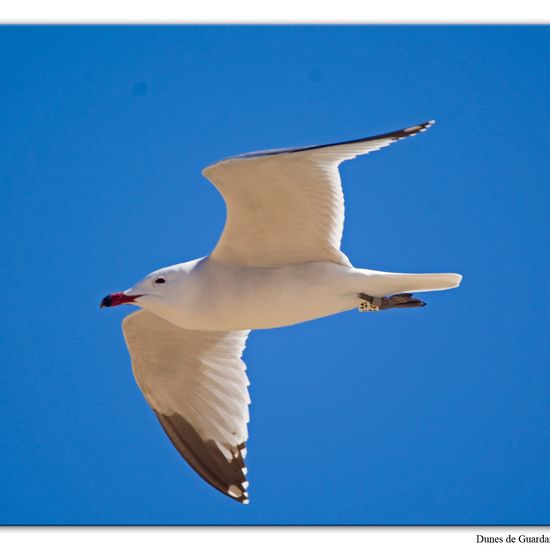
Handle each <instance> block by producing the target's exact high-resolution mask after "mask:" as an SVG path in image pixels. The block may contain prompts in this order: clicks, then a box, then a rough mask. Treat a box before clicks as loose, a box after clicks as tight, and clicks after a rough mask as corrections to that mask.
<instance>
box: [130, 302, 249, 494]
mask: <svg viewBox="0 0 550 550" xmlns="http://www.w3.org/2000/svg"><path fill="white" fill-rule="evenodd" d="M123 331H124V337H125V339H126V343H127V345H128V350H129V351H130V356H131V359H132V369H133V372H134V376H135V378H136V381H137V383H138V386H139V387H140V389H141V391H142V392H143V395H144V396H145V399H146V400H147V402H148V403H149V405H150V406H151V407H152V409H153V411H154V412H155V414H156V416H157V418H158V420H159V422H160V424H161V426H162V427H163V429H164V431H165V432H166V434H167V435H168V437H169V438H170V440H171V441H172V443H173V444H174V446H175V447H176V449H177V450H178V452H179V453H180V454H181V456H182V457H183V458H184V459H185V460H186V461H187V462H188V463H189V464H190V465H191V467H192V468H194V470H195V471H196V472H197V473H198V474H199V475H200V476H201V477H202V478H203V479H205V480H206V481H207V482H208V483H210V484H211V485H212V486H214V487H215V488H216V489H218V490H219V491H221V492H222V493H224V494H226V495H228V496H230V497H231V498H233V499H235V500H237V501H239V502H248V494H247V492H246V490H245V488H246V487H247V485H248V483H247V480H246V476H245V471H246V469H245V464H244V451H245V449H246V445H245V444H246V440H247V439H248V431H247V427H246V424H247V422H248V420H249V414H248V404H249V403H250V398H249V395H248V390H247V387H248V385H249V382H248V378H247V377H246V374H245V368H246V367H245V364H244V363H243V361H242V360H241V356H242V352H243V350H244V347H245V343H246V339H247V337H248V333H249V331H233V332H214V331H199V330H184V329H181V328H179V327H176V326H175V325H173V324H171V323H169V322H168V321H165V320H163V319H161V318H160V317H157V316H156V315H153V314H152V313H149V312H147V311H138V312H136V313H133V314H131V315H129V316H128V317H126V318H125V319H124V321H123Z"/></svg>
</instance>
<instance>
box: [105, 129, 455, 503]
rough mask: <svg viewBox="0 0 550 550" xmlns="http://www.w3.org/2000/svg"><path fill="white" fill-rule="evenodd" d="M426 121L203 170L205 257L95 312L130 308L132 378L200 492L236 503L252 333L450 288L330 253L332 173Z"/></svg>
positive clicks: (338, 207)
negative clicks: (221, 209)
mask: <svg viewBox="0 0 550 550" xmlns="http://www.w3.org/2000/svg"><path fill="white" fill-rule="evenodd" d="M432 123H433V121H431V122H426V123H423V124H420V125H417V126H413V127H410V128H407V129H405V130H399V131H397V132H392V133H389V134H384V135H380V136H375V137H373V138H366V139H362V140H355V141H351V142H346V143H340V144H333V145H323V146H313V147H304V148H295V149H285V150H278V151H264V152H260V153H249V154H246V155H241V156H239V157H232V158H230V159H227V160H223V161H221V162H218V163H217V164H214V165H212V166H209V167H207V168H206V169H205V170H204V171H203V174H204V175H205V176H206V177H207V178H208V179H210V180H211V181H212V183H213V184H214V185H215V186H216V188H217V189H218V190H219V192H220V193H221V194H222V196H223V198H224V200H225V202H226V205H227V220H226V225H225V228H224V231H223V234H222V236H221V237H220V240H219V242H218V244H217V245H216V247H215V249H214V251H213V252H212V254H211V255H210V256H208V257H205V258H199V259H198V260H193V261H190V262H186V263H183V264H178V265H175V266H170V267H168V268H163V269H160V270H158V271H155V272H153V273H151V274H150V275H148V276H147V277H145V278H144V279H143V280H142V281H140V282H139V283H138V284H136V285H134V286H133V287H132V288H130V289H128V290H126V291H125V292H124V293H116V294H112V295H110V296H107V297H106V298H105V299H104V301H103V302H102V305H107V306H111V305H118V304H121V303H135V304H137V305H139V306H140V307H142V308H143V310H144V311H140V312H137V313H133V314H131V315H129V316H128V317H127V318H126V319H125V320H124V322H123V330H124V335H125V338H126V342H127V345H128V349H129V351H130V355H131V359H132V366H133V370H134V375H135V378H136V380H137V383H138V385H139V387H140V388H141V390H142V392H143V394H144V395H145V398H146V399H147V401H148V403H149V404H150V406H151V407H152V408H153V410H154V411H155V414H156V415H157V417H158V419H159V421H160V422H161V424H162V426H163V428H164V430H165V431H166V433H167V434H168V436H169V437H170V439H171V440H172V442H173V443H174V445H175V446H176V448H177V449H178V451H179V452H180V453H181V454H182V456H183V457H184V458H185V459H186V460H187V461H188V462H189V464H190V465H191V466H192V467H193V468H194V469H195V470H196V471H197V472H198V473H199V474H200V475H201V476H202V477H203V478H204V479H205V480H206V481H208V482H209V483H210V484H212V485H213V486H214V487H216V488H217V489H219V490H220V491H222V492H223V493H225V494H226V495H228V496H230V497H231V498H233V499H235V500H238V501H239V502H243V503H247V502H248V493H247V492H246V488H247V487H248V481H247V480H246V467H245V464H244V458H245V456H246V447H245V442H246V440H247V438H248V433H247V426H246V425H247V422H248V404H249V402H250V400H249V396H248V390H247V387H248V379H247V377H246V374H245V365H244V363H243V362H242V360H241V356H242V353H243V350H244V347H245V343H246V339H247V336H248V333H249V331H250V330H252V329H261V328H273V327H279V326H286V325H291V324H294V323H300V322H303V321H307V320H310V319H315V318H319V317H323V316H326V315H331V314H334V313H338V312H341V311H346V310H349V309H353V308H357V307H358V306H359V305H360V304H361V302H362V301H364V300H368V301H369V302H368V303H369V307H368V308H367V309H369V310H371V309H374V310H376V309H378V307H381V309H389V308H390V307H399V308H401V307H419V306H420V305H424V304H423V303H422V302H420V301H419V300H416V299H414V298H412V297H411V296H410V295H409V294H405V295H403V294H402V293H410V292H416V291H428V290H443V289H447V288H453V287H455V286H458V285H459V283H460V280H461V276H460V275H457V274H454V273H436V274H403V273H386V272H380V271H372V270H368V269H358V268H355V267H353V266H352V264H351V263H350V261H349V260H348V258H347V257H346V256H345V255H344V254H343V253H342V252H341V251H340V242H341V239H342V231H343V224H344V197H343V193H342V187H341V182H340V175H339V172H338V166H339V165H340V164H341V163H342V162H343V161H345V160H349V159H352V158H355V157H356V156H358V155H362V154H366V153H369V152H371V151H375V150H378V149H380V148H382V147H385V146H387V145H389V144H391V143H392V142H394V141H397V140H399V139H402V138H404V137H408V136H410V135H414V134H416V133H418V132H421V131H424V130H425V129H427V128H428V127H429V126H431V124H432Z"/></svg>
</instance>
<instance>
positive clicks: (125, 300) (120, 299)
mask: <svg viewBox="0 0 550 550" xmlns="http://www.w3.org/2000/svg"><path fill="white" fill-rule="evenodd" d="M140 296H143V294H139V295H138V296H128V295H127V294H124V292H115V293H114V294H109V295H107V296H105V298H103V300H101V304H99V307H100V308H103V307H114V306H120V305H122V304H132V303H134V302H135V300H136V298H139V297H140Z"/></svg>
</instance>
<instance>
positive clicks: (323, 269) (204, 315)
mask: <svg viewBox="0 0 550 550" xmlns="http://www.w3.org/2000/svg"><path fill="white" fill-rule="evenodd" d="M205 264H206V265H203V266H202V267H201V268H200V269H198V270H196V271H194V272H193V273H190V274H189V277H188V278H187V280H186V281H185V283H184V284H183V285H182V294H181V298H179V299H178V300H177V302H178V303H177V304H176V303H174V304H173V305H174V307H173V308H170V311H165V312H162V314H161V313H160V312H158V314H161V316H163V317H164V318H166V319H167V320H169V321H171V322H172V323H174V324H176V325H178V326H181V327H182V328H188V329H195V330H242V329H261V328H274V327H281V326H286V325H293V324H296V323H302V322H304V321H308V320H311V319H317V318H319V317H325V316H327V315H333V314H335V313H339V312H342V311H346V310H349V309H353V308H355V307H357V306H358V304H359V299H358V297H357V292H359V291H360V290H361V285H360V284H358V277H364V275H361V273H360V272H359V270H355V269H353V268H350V267H346V266H341V265H338V264H335V263H332V262H320V263H309V264H299V265H292V266H283V267H275V268H254V267H247V268H243V267H230V266H220V265H219V264H218V265H216V264H210V265H208V262H205Z"/></svg>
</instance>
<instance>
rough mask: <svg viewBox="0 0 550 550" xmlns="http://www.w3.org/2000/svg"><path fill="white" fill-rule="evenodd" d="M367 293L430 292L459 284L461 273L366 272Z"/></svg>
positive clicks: (386, 294)
mask: <svg viewBox="0 0 550 550" xmlns="http://www.w3.org/2000/svg"><path fill="white" fill-rule="evenodd" d="M368 275H369V278H368V283H367V285H368V290H365V291H364V292H367V293H368V294H371V295H372V296H391V295H393V294H400V293H402V292H430V291H434V290H447V289H449V288H455V287H457V286H459V285H460V281H461V280H462V275H459V274H458V273H384V272H381V271H370V272H369V273H368Z"/></svg>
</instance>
